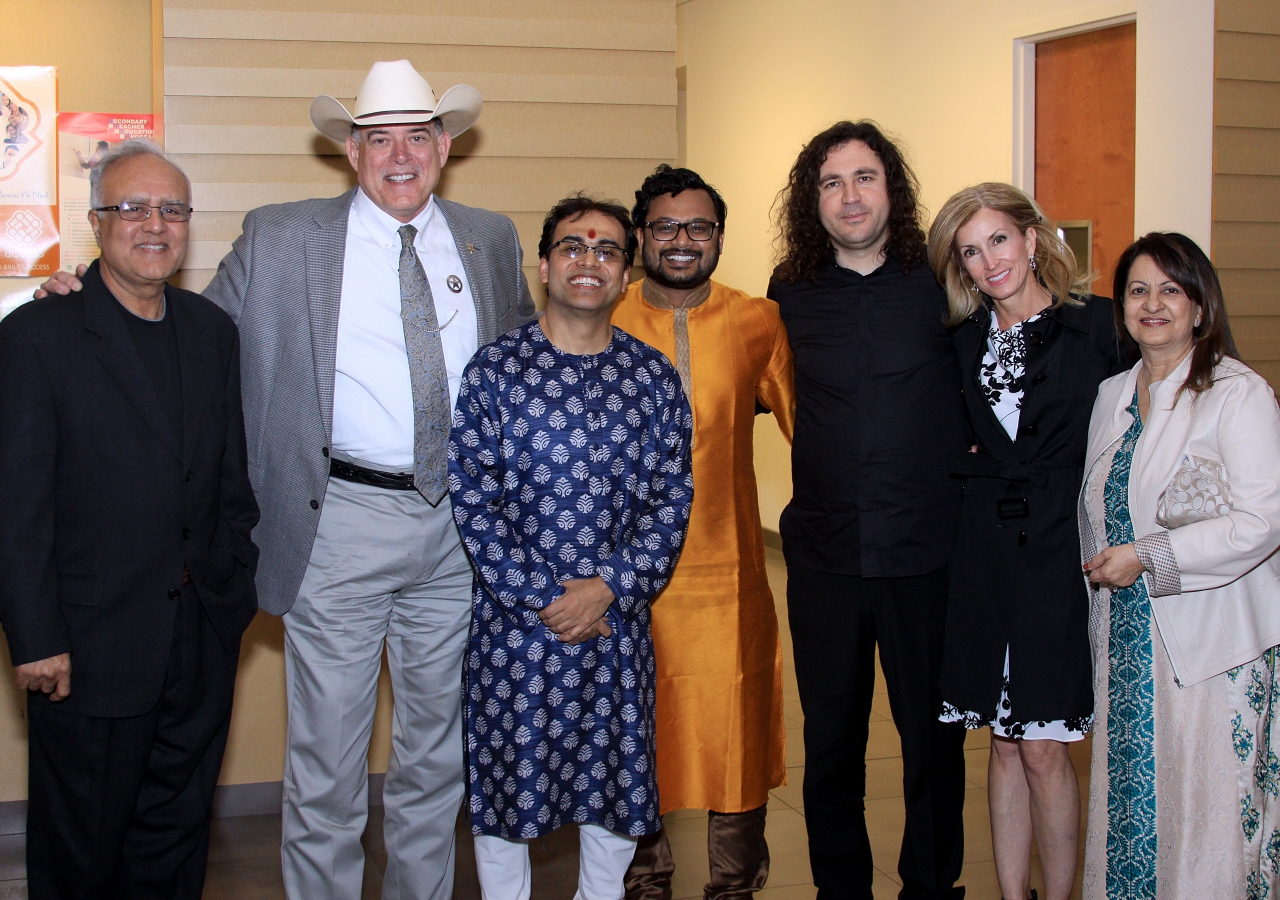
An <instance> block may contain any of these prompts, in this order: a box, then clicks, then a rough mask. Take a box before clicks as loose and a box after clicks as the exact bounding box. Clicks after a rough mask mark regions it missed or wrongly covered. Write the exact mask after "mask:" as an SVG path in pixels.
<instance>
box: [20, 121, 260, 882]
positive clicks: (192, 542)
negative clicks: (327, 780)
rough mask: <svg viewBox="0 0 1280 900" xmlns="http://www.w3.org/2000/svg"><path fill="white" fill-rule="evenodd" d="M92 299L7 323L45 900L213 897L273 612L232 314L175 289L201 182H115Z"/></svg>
mask: <svg viewBox="0 0 1280 900" xmlns="http://www.w3.org/2000/svg"><path fill="white" fill-rule="evenodd" d="M90 182H91V206H92V207H93V211H92V212H90V214H89V219H90V222H91V223H92V224H93V227H94V232H95V234H96V236H97V239H98V245H99V247H100V248H101V257H100V258H99V259H98V261H97V262H96V263H94V265H93V266H92V267H90V269H89V271H88V272H87V273H86V275H85V277H84V290H83V291H82V292H80V293H77V294H73V295H72V296H69V297H62V296H54V297H49V298H47V299H44V300H37V301H33V302H31V303H29V304H27V305H25V306H23V307H20V308H19V309H18V310H16V311H15V312H13V313H12V314H11V315H10V316H9V317H8V318H7V319H5V320H4V321H3V322H0V623H3V625H4V629H5V634H6V636H7V638H8V641H9V650H10V655H11V658H12V662H13V664H14V666H15V671H16V674H17V681H18V685H19V687H21V688H25V689H26V690H27V691H28V703H27V711H28V722H29V743H30V769H29V781H30V789H29V797H30V799H29V803H28V814H27V878H28V891H29V896H30V897H31V898H32V900H44V898H63V897H77V898H80V897H84V898H99V897H127V898H131V900H135V898H170V897H184V898H185V897H192V898H195V897H199V896H200V893H201V890H202V888H203V883H204V869H205V858H206V856H207V851H208V839H209V810H210V806H211V804H212V801H213V790H214V787H215V785H216V784H217V780H218V771H219V769H220V767H221V764H222V754H223V750H224V749H225V746H226V739H227V727H228V724H229V722H230V715H231V697H232V690H233V687H234V683H235V673H236V663H237V661H238V659H239V648H240V636H241V634H242V633H243V631H244V629H245V627H246V626H247V625H248V624H249V621H250V620H251V619H252V618H253V615H254V611H255V610H256V608H257V599H256V595H255V593H254V586H253V571H254V568H255V566H256V562H257V550H256V548H255V547H254V545H253V543H252V542H251V541H250V538H249V535H250V531H251V529H252V528H253V525H254V524H255V523H256V522H257V520H258V508H257V505H256V504H255V502H254V499H253V493H252V490H251V489H250V486H249V478H248V471H247V466H246V461H245V459H246V453H245V436H244V421H243V416H242V413H241V406H240V368H239V360H240V351H239V339H238V336H237V333H236V328H235V325H234V324H233V323H232V321H231V319H230V317H229V316H227V314H226V313H224V312H222V311H221V310H220V309H218V308H217V307H216V306H214V305H213V304H212V303H210V302H209V301H208V300H206V299H205V298H203V297H201V296H200V295H198V294H193V293H190V292H188V291H183V290H179V289H177V288H173V287H169V286H167V285H166V283H165V280H166V279H167V278H168V277H169V276H170V275H172V274H173V273H174V272H175V271H177V269H178V266H179V265H180V264H181V262H182V259H183V257H184V256H185V255H186V250H187V241H188V225H189V219H190V217H191V206H190V202H191V201H190V196H191V195H190V184H189V183H188V181H187V179H186V176H184V175H183V174H182V172H181V171H179V170H178V169H177V168H176V167H175V166H174V165H173V164H172V163H170V162H169V161H168V160H167V159H166V158H165V157H164V154H163V153H162V152H161V151H160V149H159V148H158V147H156V146H155V145H154V144H151V143H150V142H147V141H141V140H134V141H127V142H125V143H123V144H119V145H117V146H116V147H114V148H113V149H112V150H111V151H109V152H108V153H106V154H104V155H103V157H102V158H101V159H100V160H99V161H98V162H97V163H96V164H95V165H94V167H93V170H92V173H91V176H90Z"/></svg>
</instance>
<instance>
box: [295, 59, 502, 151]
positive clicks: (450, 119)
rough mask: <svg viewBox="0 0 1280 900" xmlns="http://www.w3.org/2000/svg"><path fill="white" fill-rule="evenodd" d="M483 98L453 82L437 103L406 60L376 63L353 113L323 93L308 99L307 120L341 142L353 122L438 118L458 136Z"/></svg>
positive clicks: (475, 116) (475, 115)
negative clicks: (309, 117) (309, 109)
mask: <svg viewBox="0 0 1280 900" xmlns="http://www.w3.org/2000/svg"><path fill="white" fill-rule="evenodd" d="M483 105H484V101H483V100H481V99H480V92H479V91H477V90H476V89H475V88H473V87H472V86H471V85H469V84H455V85H454V86H453V87H451V88H449V90H447V91H445V92H444V96H442V97H441V98H440V102H439V103H437V102H436V95H435V93H434V92H433V91H432V90H431V85H429V84H427V79H425V78H423V77H422V76H421V75H419V74H418V70H417V69H415V68H414V67H413V63H411V62H409V60H407V59H398V60H396V61H395V62H376V63H374V64H373V68H372V69H370V70H369V74H368V76H367V77H366V78H365V80H364V84H362V85H360V92H359V93H358V94H356V111H355V115H352V114H351V113H349V112H347V110H346V107H344V106H343V105H342V104H341V103H339V102H338V101H337V100H335V99H334V98H332V97H330V96H328V95H327V94H322V95H321V96H319V97H317V98H316V99H315V100H313V101H312V102H311V122H312V124H313V125H315V126H316V128H317V129H318V130H319V131H320V133H321V134H323V135H324V136H325V137H329V138H333V139H334V140H335V141H337V142H338V143H340V144H341V143H344V142H345V141H346V139H347V136H348V135H349V134H351V126H352V125H416V124H418V123H420V122H430V121H431V120H432V119H439V120H440V124H441V125H443V126H444V130H445V131H447V132H449V136H450V137H457V136H458V135H460V134H462V132H464V131H466V130H467V129H468V128H470V127H471V126H472V125H474V124H475V122H476V119H478V118H480V107H481V106H483Z"/></svg>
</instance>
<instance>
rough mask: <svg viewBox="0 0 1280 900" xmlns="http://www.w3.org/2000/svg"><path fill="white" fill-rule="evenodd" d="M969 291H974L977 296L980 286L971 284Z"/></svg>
mask: <svg viewBox="0 0 1280 900" xmlns="http://www.w3.org/2000/svg"><path fill="white" fill-rule="evenodd" d="M969 290H971V291H973V292H974V293H975V294H976V293H978V286H977V285H976V284H971V285H969Z"/></svg>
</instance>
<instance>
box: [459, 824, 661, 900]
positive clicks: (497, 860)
mask: <svg viewBox="0 0 1280 900" xmlns="http://www.w3.org/2000/svg"><path fill="white" fill-rule="evenodd" d="M475 843H476V872H477V873H478V874H479V876H480V896H481V898H482V900H529V892H530V890H531V888H532V881H531V876H530V866H529V842H528V841H508V840H506V839H505V838H500V837H493V836H491V835H487V834H478V835H476V839H475ZM635 854H636V838H633V837H628V836H627V835H625V834H615V833H614V832H612V831H609V830H608V829H605V828H601V827H600V826H599V825H590V824H586V825H579V826H578V892H577V893H576V894H574V895H573V900H622V894H623V889H622V879H623V877H624V876H625V875H626V874H627V867H628V866H630V865H631V858H632V857H633V856H635Z"/></svg>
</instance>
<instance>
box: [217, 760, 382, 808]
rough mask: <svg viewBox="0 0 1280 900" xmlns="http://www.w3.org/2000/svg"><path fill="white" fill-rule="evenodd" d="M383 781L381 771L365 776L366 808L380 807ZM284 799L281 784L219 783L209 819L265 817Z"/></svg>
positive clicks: (265, 782) (282, 785) (267, 782)
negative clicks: (366, 777) (367, 802)
mask: <svg viewBox="0 0 1280 900" xmlns="http://www.w3.org/2000/svg"><path fill="white" fill-rule="evenodd" d="M386 780H387V776H386V774H385V773H383V772H378V773H377V774H370V775H369V805H370V806H381V805H382V785H383V782H385V781H386ZM283 796H284V783H283V782H280V781H259V782H255V783H253V784H222V785H219V786H218V788H217V789H216V790H215V791H214V792H213V817H214V818H215V819H229V818H232V817H233V816H266V815H275V814H277V813H279V812H280V801H281V799H282V798H283Z"/></svg>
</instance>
